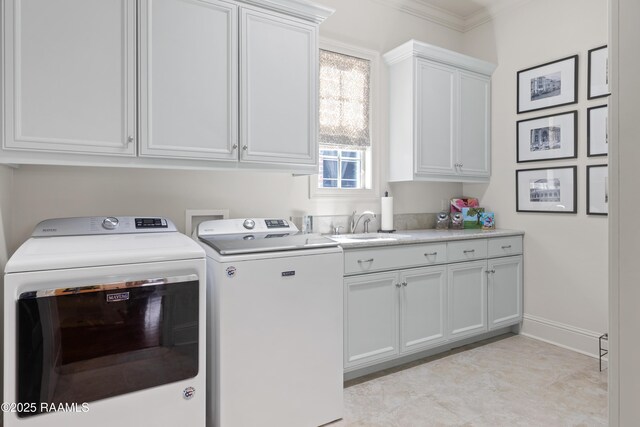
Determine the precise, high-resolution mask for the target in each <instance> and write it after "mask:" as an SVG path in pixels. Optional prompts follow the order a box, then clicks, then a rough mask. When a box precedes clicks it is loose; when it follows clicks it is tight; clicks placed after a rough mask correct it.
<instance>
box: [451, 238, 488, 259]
mask: <svg viewBox="0 0 640 427" xmlns="http://www.w3.org/2000/svg"><path fill="white" fill-rule="evenodd" d="M486 257H487V240H486V239H474V240H462V241H458V242H448V243H447V259H448V260H449V262H458V261H473V260H474V259H481V258H486Z"/></svg>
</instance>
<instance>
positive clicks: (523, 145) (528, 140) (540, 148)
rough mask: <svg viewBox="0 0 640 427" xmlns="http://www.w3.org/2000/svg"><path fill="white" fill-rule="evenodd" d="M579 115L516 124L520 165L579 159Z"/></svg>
mask: <svg viewBox="0 0 640 427" xmlns="http://www.w3.org/2000/svg"><path fill="white" fill-rule="evenodd" d="M577 129H578V111H570V112H568V113H562V114H552V115H550V116H543V117H535V118H533V119H527V120H520V121H519V122H518V123H517V133H516V141H517V147H516V150H517V161H518V163H525V162H538V161H541V160H557V159H575V158H576V157H578V132H577Z"/></svg>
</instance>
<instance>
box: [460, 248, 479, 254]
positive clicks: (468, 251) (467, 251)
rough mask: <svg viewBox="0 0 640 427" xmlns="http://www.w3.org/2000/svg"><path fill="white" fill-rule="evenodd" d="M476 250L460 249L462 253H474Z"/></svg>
mask: <svg viewBox="0 0 640 427" xmlns="http://www.w3.org/2000/svg"><path fill="white" fill-rule="evenodd" d="M475 251H476V250H475V249H467V250H466V251H462V253H463V254H472V253H474V252H475Z"/></svg>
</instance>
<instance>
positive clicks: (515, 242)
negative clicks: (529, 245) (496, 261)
mask: <svg viewBox="0 0 640 427" xmlns="http://www.w3.org/2000/svg"><path fill="white" fill-rule="evenodd" d="M488 252H489V258H494V257H502V256H510V255H518V254H521V253H522V236H510V237H498V238H495V239H489V244H488Z"/></svg>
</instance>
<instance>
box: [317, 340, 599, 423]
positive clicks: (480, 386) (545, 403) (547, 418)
mask: <svg viewBox="0 0 640 427" xmlns="http://www.w3.org/2000/svg"><path fill="white" fill-rule="evenodd" d="M345 386H346V388H345V395H344V402H345V417H344V419H343V420H341V421H337V422H335V423H332V424H329V426H330V427H347V426H362V427H378V426H381V427H382V426H384V427H392V426H398V427H413V426H416V427H427V426H474V427H475V426H491V427H497V426H508V427H513V426H544V427H551V426H606V425H607V371H606V369H605V370H604V371H603V372H599V371H598V360H597V359H593V358H590V357H588V356H584V355H581V354H578V353H575V352H572V351H569V350H565V349H563V348H560V347H556V346H553V345H550V344H547V343H544V342H541V341H537V340H534V339H530V338H526V337H523V336H521V335H503V336H501V337H498V338H494V339H492V340H488V341H485V342H483V343H482V344H481V345H477V344H476V345H471V346H467V347H463V348H461V349H455V350H452V351H451V352H448V353H445V354H444V355H438V356H434V357H431V358H427V359H423V360H420V361H417V362H413V363H411V364H409V365H404V366H402V367H399V368H394V369H391V370H387V371H384V372H380V373H376V374H373V375H370V376H367V377H364V378H358V379H355V380H352V381H349V382H348V383H346V384H345Z"/></svg>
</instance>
